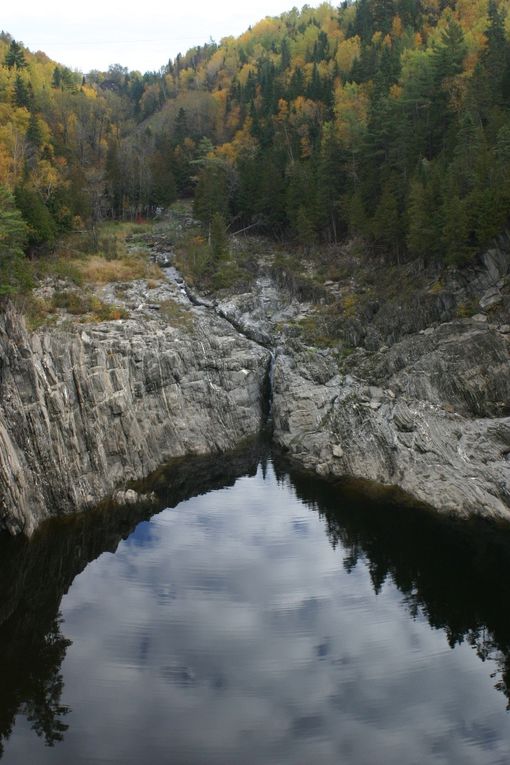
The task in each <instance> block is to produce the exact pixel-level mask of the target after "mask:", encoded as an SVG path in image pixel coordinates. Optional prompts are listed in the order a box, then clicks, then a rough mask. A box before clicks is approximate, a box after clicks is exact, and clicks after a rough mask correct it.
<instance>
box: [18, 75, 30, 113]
mask: <svg viewBox="0 0 510 765" xmlns="http://www.w3.org/2000/svg"><path fill="white" fill-rule="evenodd" d="M31 101H32V97H31V93H30V88H29V87H28V85H27V84H26V83H25V81H24V79H23V77H22V76H21V75H20V74H17V75H16V79H15V80H14V104H15V105H16V106H19V107H23V106H24V107H25V108H26V109H28V108H29V107H30V103H31Z"/></svg>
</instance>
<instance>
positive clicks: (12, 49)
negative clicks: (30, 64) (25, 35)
mask: <svg viewBox="0 0 510 765" xmlns="http://www.w3.org/2000/svg"><path fill="white" fill-rule="evenodd" d="M26 65H27V62H26V59H25V54H24V52H23V46H22V44H21V43H18V42H16V40H12V41H11V44H10V45H9V50H8V51H7V53H6V54H5V59H4V66H6V67H7V68H8V69H24V68H25V67H26Z"/></svg>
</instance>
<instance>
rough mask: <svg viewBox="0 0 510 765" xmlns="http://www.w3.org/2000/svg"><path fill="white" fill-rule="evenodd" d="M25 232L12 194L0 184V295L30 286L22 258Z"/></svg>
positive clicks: (25, 237) (25, 228) (25, 226)
mask: <svg viewBox="0 0 510 765" xmlns="http://www.w3.org/2000/svg"><path fill="white" fill-rule="evenodd" d="M27 234H28V231H27V225H26V223H25V221H24V220H23V218H22V216H21V212H20V211H19V210H18V209H17V208H16V205H15V202H14V199H13V197H12V194H10V193H9V192H8V191H7V189H5V188H4V187H3V186H0V295H8V294H11V293H13V292H16V291H18V290H20V289H23V288H27V287H29V286H30V283H29V278H28V273H27V269H26V266H25V264H24V258H23V248H24V247H25V244H26V241H27Z"/></svg>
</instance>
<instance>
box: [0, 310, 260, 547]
mask: <svg viewBox="0 0 510 765" xmlns="http://www.w3.org/2000/svg"><path fill="white" fill-rule="evenodd" d="M192 322H193V325H192V326H191V327H190V326H189V325H188V324H187V325H185V326H182V327H175V326H172V325H171V324H169V323H168V322H165V321H164V320H162V319H160V318H159V317H158V318H151V317H149V316H147V315H143V314H142V315H140V316H138V317H136V318H128V319H122V320H119V321H114V322H105V323H103V324H96V325H93V324H88V325H81V326H80V325H71V326H67V327H60V328H58V327H57V328H51V329H41V330H39V331H36V332H32V333H29V332H27V330H26V328H25V326H24V323H23V320H22V319H21V317H20V316H19V315H17V314H16V313H15V312H13V311H12V310H10V311H8V312H7V313H6V314H4V315H2V317H1V318H0V501H1V504H0V528H4V529H7V530H8V531H10V532H11V533H18V532H23V533H25V534H27V535H30V534H31V533H32V531H33V530H34V529H35V528H36V526H37V525H38V524H39V523H40V522H41V521H42V520H44V519H45V518H47V517H48V516H50V515H55V514H62V513H68V512H72V511H76V510H81V509H85V508H88V507H91V506H93V505H95V504H97V503H98V502H99V501H100V500H102V499H103V498H105V497H107V496H108V495H110V494H111V493H112V492H113V491H114V489H116V488H117V487H119V486H123V485H125V483H126V482H127V481H130V480H132V479H139V478H142V477H144V476H146V475H148V474H149V473H150V472H152V471H154V470H155V469H156V468H157V467H159V466H160V465H161V464H163V463H164V462H166V461H168V460H169V459H171V458H173V457H177V456H182V455H188V454H210V453H215V452H220V451H225V450H228V449H231V448H233V447H235V446H237V445H238V444H239V443H241V442H242V441H243V440H244V439H246V438H248V437H250V436H253V435H254V434H256V433H257V432H258V430H259V428H260V421H261V417H262V410H263V389H264V380H265V378H266V373H267V365H268V360H269V354H268V352H267V351H265V350H264V349H262V348H260V347H259V346H258V345H256V344H254V343H252V342H250V341H248V340H247V339H246V338H244V337H243V336H242V335H240V334H239V333H237V332H235V331H234V330H233V329H232V327H231V326H230V325H229V324H228V323H227V322H226V321H224V320H222V319H221V318H218V317H216V316H214V315H213V314H211V313H210V312H208V313H206V312H205V311H202V312H201V310H200V309H193V312H192Z"/></svg>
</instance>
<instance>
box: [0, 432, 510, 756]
mask: <svg viewBox="0 0 510 765" xmlns="http://www.w3.org/2000/svg"><path fill="white" fill-rule="evenodd" d="M153 487H154V490H155V491H156V493H157V495H158V498H159V503H160V507H161V508H163V509H162V510H161V511H160V512H157V513H156V514H155V515H154V516H153V517H149V514H150V510H149V509H148V508H143V507H140V508H136V507H133V508H124V509H119V510H116V511H112V510H110V511H100V510H98V511H94V512H93V513H89V514H84V515H80V516H77V517H74V518H70V519H67V520H65V521H63V522H56V521H55V522H52V523H50V524H49V525H48V526H46V527H44V528H43V529H41V531H40V532H39V533H38V534H37V535H36V537H35V538H34V539H33V540H32V542H30V543H27V542H26V541H24V540H21V539H7V538H3V539H1V538H0V673H1V677H2V684H1V686H0V736H1V738H2V742H3V747H4V755H3V761H4V762H5V763H8V764H10V763H23V764H25V763H29V762H30V763H32V762H33V763H38V765H39V764H40V765H44V764H46V763H48V764H51V763H59V764H60V763H61V764H62V765H63V764H64V763H66V765H67V764H68V763H73V764H74V763H99V762H101V763H105V762H108V763H119V764H120V763H122V764H124V763H142V762H146V763H151V764H154V765H159V764H160V763H161V765H163V763H173V764H174V765H175V764H179V765H203V764H205V763H207V764H208V765H210V764H212V765H229V764H230V763H232V764H234V763H235V764H236V765H237V763H243V765H244V764H245V765H284V764H285V763H289V765H290V764H292V765H297V764H299V763H303V764H305V763H306V764H308V763H312V762H313V763H314V765H315V764H316V763H317V764H319V763H322V764H324V765H337V763H340V762H342V763H350V764H352V765H361V764H362V763H363V764H365V765H374V763H377V765H385V764H386V763H387V764H388V765H390V764H391V765H394V763H395V762H402V763H405V765H410V764H411V763H419V764H420V765H423V764H424V763H448V765H452V764H455V763H459V765H471V764H472V765H485V764H487V765H488V764H489V763H490V765H494V764H495V763H501V764H503V763H508V761H509V757H510V725H509V723H510V718H509V716H508V711H507V703H508V697H509V685H508V683H509V669H508V668H509V666H510V665H509V659H510V619H509V616H508V608H507V604H508V594H509V593H508V589H509V585H508V582H509V573H510V540H509V538H508V534H506V533H505V532H503V531H501V532H497V533H494V532H493V531H492V530H491V529H490V528H486V527H476V528H471V527H470V526H469V525H462V524H458V523H457V524H450V523H445V522H443V521H440V520H439V519H437V518H436V517H433V516H429V515H422V514H421V513H417V512H415V513H410V511H409V509H405V508H401V507H396V506H392V505H388V504H385V503H384V502H381V501H379V502H375V501H374V500H368V499H367V498H366V497H365V496H364V495H363V494H362V493H360V492H359V491H358V490H356V489H355V488H352V487H344V488H343V489H341V488H339V487H331V486H328V485H327V484H325V483H323V482H320V481H318V480H315V479H311V478H309V477H306V476H303V475H300V474H295V473H293V472H292V471H291V472H289V471H288V469H287V467H286V466H285V465H284V464H283V463H281V461H280V460H279V458H278V457H273V458H271V455H269V454H268V453H266V452H264V450H262V451H260V450H259V449H258V448H255V447H254V448H253V449H251V450H248V451H247V452H246V453H244V454H239V455H233V456H229V457H228V458H226V459H223V460H221V459H216V460H198V459H195V460H188V461H184V462H182V463H181V464H180V465H177V466H173V467H172V469H171V470H170V472H168V473H165V472H161V473H160V474H159V475H158V476H156V477H155V479H154V482H153Z"/></svg>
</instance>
